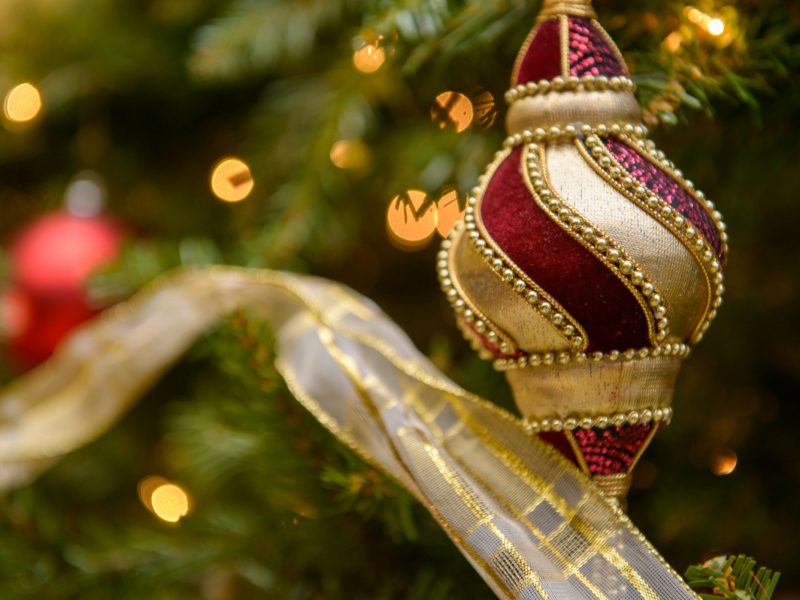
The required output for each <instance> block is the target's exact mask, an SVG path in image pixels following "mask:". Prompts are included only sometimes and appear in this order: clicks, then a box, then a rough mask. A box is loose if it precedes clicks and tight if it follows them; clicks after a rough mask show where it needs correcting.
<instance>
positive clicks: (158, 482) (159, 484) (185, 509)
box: [139, 476, 189, 523]
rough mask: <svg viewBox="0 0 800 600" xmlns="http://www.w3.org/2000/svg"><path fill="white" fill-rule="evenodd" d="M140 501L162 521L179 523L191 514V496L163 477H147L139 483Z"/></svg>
mask: <svg viewBox="0 0 800 600" xmlns="http://www.w3.org/2000/svg"><path fill="white" fill-rule="evenodd" d="M139 499H140V500H141V501H142V504H144V505H145V506H146V507H147V509H148V510H149V511H150V512H152V513H153V514H154V515H155V516H157V517H158V518H159V519H161V520H162V521H166V522H167V523H177V522H178V521H180V520H181V519H182V518H183V517H185V516H186V515H187V514H188V513H189V495H188V494H187V493H186V491H184V490H183V488H181V487H180V486H178V485H176V484H174V483H171V482H169V481H167V480H166V479H164V478H162V477H156V476H154V477H147V478H146V479H143V480H142V481H141V482H140V483H139Z"/></svg>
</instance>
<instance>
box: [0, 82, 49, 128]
mask: <svg viewBox="0 0 800 600" xmlns="http://www.w3.org/2000/svg"><path fill="white" fill-rule="evenodd" d="M41 110H42V95H41V94H40V93H39V90H37V89H36V87H35V86H34V85H33V84H31V83H27V82H26V83H20V84H19V85H17V86H15V87H13V88H11V89H10V90H9V92H8V93H7V94H6V98H5V101H4V102H3V112H4V113H5V116H6V119H8V120H9V121H12V122H14V123H27V122H28V121H32V120H33V119H35V118H36V116H37V115H38V114H39V111H41Z"/></svg>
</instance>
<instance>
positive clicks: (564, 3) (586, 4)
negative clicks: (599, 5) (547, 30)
mask: <svg viewBox="0 0 800 600" xmlns="http://www.w3.org/2000/svg"><path fill="white" fill-rule="evenodd" d="M558 15H572V16H575V17H588V18H590V19H596V18H597V13H595V12H594V8H592V0H544V1H543V2H542V9H541V10H540V11H539V21H543V20H545V19H550V18H552V17H555V16H558Z"/></svg>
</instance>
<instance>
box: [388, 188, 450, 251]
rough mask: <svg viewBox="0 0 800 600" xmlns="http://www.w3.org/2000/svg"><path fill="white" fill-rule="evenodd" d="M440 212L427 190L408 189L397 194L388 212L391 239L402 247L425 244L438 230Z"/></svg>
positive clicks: (407, 247) (412, 247)
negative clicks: (429, 197)
mask: <svg viewBox="0 0 800 600" xmlns="http://www.w3.org/2000/svg"><path fill="white" fill-rule="evenodd" d="M437 223H438V212H437V210H436V206H435V204H434V203H433V202H430V200H429V199H428V196H427V194H426V193H425V192H422V191H420V190H408V191H407V192H405V193H404V194H400V195H398V196H395V197H394V198H393V199H392V201H391V202H390V203H389V209H388V211H387V213H386V228H387V230H388V232H389V239H391V240H392V241H393V242H395V244H396V245H397V246H399V247H400V248H402V249H414V248H419V247H421V246H424V245H425V244H426V243H428V241H430V239H431V237H433V234H434V232H435V231H436V225H437Z"/></svg>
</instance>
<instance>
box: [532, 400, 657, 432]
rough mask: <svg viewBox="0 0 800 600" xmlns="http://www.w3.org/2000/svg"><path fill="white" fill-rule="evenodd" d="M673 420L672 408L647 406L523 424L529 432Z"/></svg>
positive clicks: (603, 427)
mask: <svg viewBox="0 0 800 600" xmlns="http://www.w3.org/2000/svg"><path fill="white" fill-rule="evenodd" d="M671 420H672V408H671V407H669V406H667V407H665V408H654V409H649V408H646V409H644V410H632V411H630V412H627V413H617V414H614V415H604V416H600V417H568V418H566V419H541V420H535V419H523V420H522V426H523V427H524V428H525V430H526V431H527V432H528V433H539V432H546V431H574V430H576V429H592V428H595V427H596V428H598V429H606V428H607V427H621V426H622V425H636V424H638V423H644V424H646V423H651V422H653V423H664V424H668V423H669V422H670V421H671Z"/></svg>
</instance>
